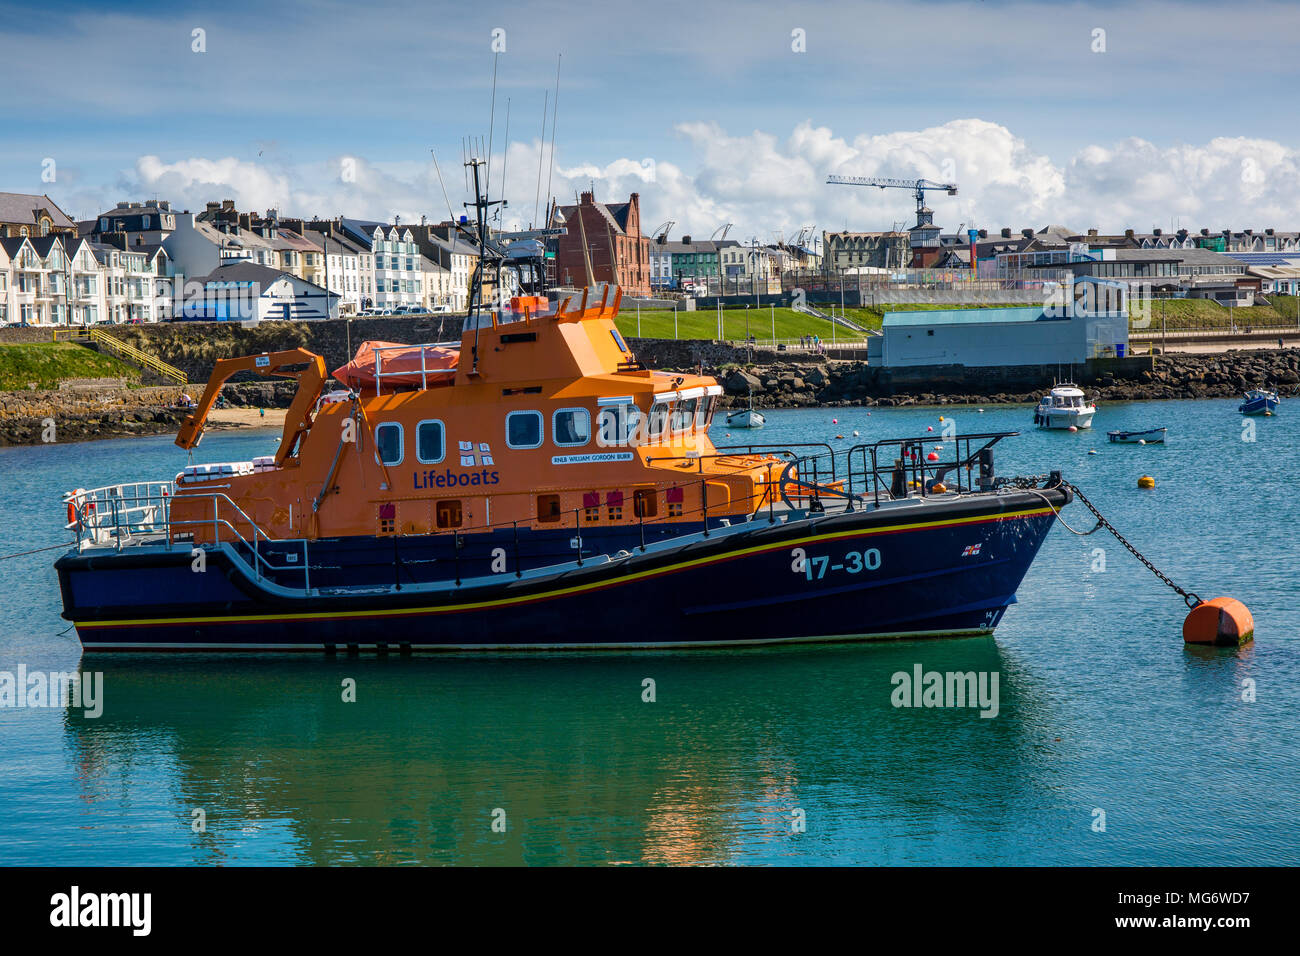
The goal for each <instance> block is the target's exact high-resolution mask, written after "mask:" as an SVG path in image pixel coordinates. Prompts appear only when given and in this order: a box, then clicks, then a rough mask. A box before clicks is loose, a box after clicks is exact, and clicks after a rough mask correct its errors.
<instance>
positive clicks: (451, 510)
mask: <svg viewBox="0 0 1300 956" xmlns="http://www.w3.org/2000/svg"><path fill="white" fill-rule="evenodd" d="M433 520H434V523H435V524H436V525H437V526H438V527H439V528H459V527H460V526H461V522H462V520H463V516H462V514H461V508H460V499H458V498H452V499H447V500H444V501H439V502H438V503H437V504H436V505H435V506H434V508H433Z"/></svg>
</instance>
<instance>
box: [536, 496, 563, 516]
mask: <svg viewBox="0 0 1300 956" xmlns="http://www.w3.org/2000/svg"><path fill="white" fill-rule="evenodd" d="M537 520H538V521H544V522H555V521H559V520H560V496H559V495H538V496H537Z"/></svg>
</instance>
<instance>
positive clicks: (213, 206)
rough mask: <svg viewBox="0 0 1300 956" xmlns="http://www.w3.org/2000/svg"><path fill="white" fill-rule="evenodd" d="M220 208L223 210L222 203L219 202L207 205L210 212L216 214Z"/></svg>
mask: <svg viewBox="0 0 1300 956" xmlns="http://www.w3.org/2000/svg"><path fill="white" fill-rule="evenodd" d="M220 208H221V203H219V202H210V203H208V204H207V211H208V212H216V211H217V210H218V209H220Z"/></svg>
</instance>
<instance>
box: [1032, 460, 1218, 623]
mask: <svg viewBox="0 0 1300 956" xmlns="http://www.w3.org/2000/svg"><path fill="white" fill-rule="evenodd" d="M1061 487H1063V488H1068V489H1069V490H1070V491H1072V492H1074V495H1075V497H1076V498H1078V499H1079V500H1080V501H1081V502H1083V506H1084V507H1085V508H1087V509H1088V510H1089V511H1091V512H1092V513H1093V514H1094V515H1096V516H1097V527H1096V528H1093V529H1092V531H1096V530H1097V528H1105V529H1106V530H1107V531H1109V532H1110V533H1111V534H1113V535H1114V536H1115V540H1116V541H1118V542H1119V543H1120V544H1122V545H1124V547H1126V548H1127V549H1128V551H1129V553H1130V554H1131V555H1133V557H1135V558H1137V559H1138V560H1139V561H1141V562H1142V563H1143V564H1145V565H1146V566H1147V570H1149V571H1150V572H1151V573H1152V574H1154V575H1155V576H1156V577H1158V578H1159V579H1160V580H1161V581H1163V582H1164V583H1165V584H1167V585H1169V587H1171V588H1173V589H1174V590H1175V591H1176V592H1178V594H1179V596H1180V597H1182V599H1183V603H1184V604H1186V605H1187V606H1188V607H1189V608H1193V607H1196V606H1197V605H1198V604H1200V603H1202V602H1201V598H1200V596H1199V595H1198V594H1196V593H1194V592H1192V591H1184V590H1183V589H1182V588H1180V587H1179V586H1178V585H1177V584H1175V583H1174V582H1173V581H1171V580H1169V576H1168V575H1167V574H1165V573H1164V572H1163V571H1161V570H1160V569H1159V568H1157V567H1156V566H1155V565H1154V564H1152V563H1151V562H1150V561H1148V560H1147V559H1146V558H1145V557H1144V556H1143V555H1142V552H1140V551H1139V550H1138V549H1137V548H1135V547H1133V545H1131V544H1129V543H1128V539H1127V538H1125V537H1124V536H1123V535H1122V534H1120V533H1119V531H1117V530H1116V529H1115V526H1114V525H1113V524H1111V523H1110V522H1109V521H1107V520H1106V519H1105V518H1104V517H1103V516H1102V513H1101V512H1100V511H1098V510H1097V506H1096V505H1094V504H1093V503H1092V502H1091V501H1089V500H1088V496H1087V495H1085V494H1084V493H1083V492H1082V491H1080V490H1079V488H1078V486H1077V485H1072V484H1070V482H1068V481H1064V480H1062V482H1061ZM1053 510H1055V509H1053ZM1057 517H1058V518H1059V517H1060V515H1057ZM1092 531H1089V532H1087V534H1092Z"/></svg>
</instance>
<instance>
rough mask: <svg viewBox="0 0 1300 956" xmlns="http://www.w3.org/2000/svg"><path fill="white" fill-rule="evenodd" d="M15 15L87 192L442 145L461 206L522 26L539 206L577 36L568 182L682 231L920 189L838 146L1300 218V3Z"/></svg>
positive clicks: (786, 221) (987, 212)
mask: <svg viewBox="0 0 1300 956" xmlns="http://www.w3.org/2000/svg"><path fill="white" fill-rule="evenodd" d="M0 17H3V22H4V24H5V28H4V32H3V35H0V63H2V64H4V66H3V67H0V70H3V71H5V72H7V73H8V74H9V75H8V79H9V83H8V85H7V90H8V95H7V96H6V97H4V99H3V101H2V102H0V122H3V124H4V129H5V135H4V137H3V139H0V189H3V190H9V191H17V192H48V193H49V194H50V195H51V196H53V197H54V198H55V200H56V201H58V202H60V203H61V204H62V205H63V206H64V208H65V209H66V211H67V212H69V213H70V214H72V215H81V216H84V217H89V216H91V215H93V214H94V213H95V212H97V211H99V208H100V207H102V206H104V205H105V204H111V203H112V202H113V201H116V200H118V199H138V198H142V197H144V196H152V195H158V196H161V197H163V198H171V199H173V201H175V202H178V203H181V204H182V205H189V206H194V205H198V204H200V203H201V202H202V201H203V200H204V199H219V198H228V197H229V198H235V199H236V200H237V201H238V202H239V203H240V206H241V208H247V207H249V206H256V207H258V208H263V207H265V206H267V205H278V206H280V207H281V208H282V209H284V210H285V211H287V212H290V213H294V214H308V215H311V214H313V213H315V214H319V215H322V216H325V215H335V214H338V213H346V214H349V215H359V216H376V217H379V216H383V217H388V216H391V215H393V214H401V215H403V216H404V217H410V216H418V215H420V214H428V215H430V216H438V217H441V216H444V215H445V214H446V209H447V204H446V202H445V201H444V200H443V197H442V192H441V189H440V188H439V186H438V183H437V178H436V174H435V172H434V170H433V167H432V164H431V163H430V160H429V155H430V153H429V151H430V149H431V148H432V149H434V150H435V151H436V154H437V156H438V158H439V162H440V164H441V168H442V172H443V175H444V181H445V182H446V185H447V187H448V191H449V192H450V193H452V195H451V197H450V199H451V203H452V204H453V205H454V206H456V207H457V208H458V205H459V202H460V201H461V199H462V198H464V197H463V195H462V193H463V189H462V188H461V185H462V178H461V175H460V170H459V169H458V168H457V167H458V163H459V157H460V142H461V137H462V136H467V135H481V136H483V137H484V138H485V139H486V137H487V135H488V108H489V103H490V99H491V79H492V70H493V64H494V56H493V52H492V39H493V37H492V34H493V30H496V29H500V30H504V31H505V33H504V42H505V52H504V53H502V54H501V55H500V56H499V57H497V58H495V63H496V66H497V70H498V82H497V114H496V115H497V124H496V129H495V133H494V136H493V142H494V146H495V152H496V153H497V156H496V157H495V163H496V167H497V172H496V173H495V175H496V176H497V177H499V175H500V170H501V168H502V167H503V166H504V168H505V170H506V172H507V174H508V176H509V183H508V184H507V186H508V189H507V192H508V194H509V196H508V198H510V199H511V201H512V207H511V211H510V213H509V214H508V216H509V217H510V218H512V219H514V220H516V221H526V220H528V219H531V218H532V215H533V199H534V195H535V192H536V179H537V167H538V160H539V150H538V138H539V133H540V130H541V120H542V106H543V95H544V93H545V92H546V91H548V90H552V91H553V86H554V81H555V67H556V56H557V54H563V63H562V66H561V74H560V100H559V118H558V137H557V146H556V157H555V166H556V175H555V177H554V180H553V183H554V189H553V191H554V192H555V193H556V194H557V195H559V197H560V199H561V201H565V200H569V201H571V198H572V194H573V191H574V190H576V189H578V188H581V187H582V186H584V185H585V184H586V183H587V182H594V183H595V184H596V189H597V193H598V195H599V196H600V198H608V199H619V198H625V197H626V194H627V193H628V192H629V191H631V190H632V189H636V190H637V191H639V192H640V193H641V195H642V202H643V206H645V212H646V218H647V220H654V221H655V223H657V222H659V221H663V220H665V219H669V218H672V219H675V220H677V222H678V227H677V232H678V233H679V234H680V232H681V230H683V229H688V230H694V231H695V232H697V233H699V232H701V231H705V230H709V229H711V228H713V227H714V225H717V224H721V223H723V222H728V221H730V222H735V223H736V224H737V225H736V231H735V232H733V235H736V234H737V233H743V234H744V235H751V234H753V235H760V236H762V237H764V238H767V237H769V236H770V235H771V233H772V232H774V231H782V230H784V231H785V232H786V233H788V232H789V231H791V230H793V229H794V228H798V226H800V225H806V224H813V223H816V224H817V225H818V226H819V227H820V228H836V229H838V228H845V227H848V228H861V229H872V228H885V227H888V226H889V225H891V224H892V223H893V222H896V221H901V220H906V219H908V218H909V216H910V200H909V199H908V197H907V195H906V194H905V193H902V192H897V193H895V192H893V191H889V192H884V193H882V192H881V191H878V190H851V189H847V188H839V189H836V188H835V187H828V186H825V185H823V184H822V183H823V181H824V179H825V174H826V173H827V172H830V171H836V172H843V173H857V174H866V175H889V176H913V175H922V176H927V177H929V178H940V177H941V176H945V174H947V175H950V176H951V177H952V178H955V179H956V180H957V181H958V182H959V183H960V184H961V186H962V190H961V192H960V194H959V196H958V197H957V198H956V199H947V198H946V197H943V198H936V199H935V200H934V205H935V208H936V213H937V218H938V219H939V221H941V222H942V223H943V224H944V225H945V226H949V227H953V228H955V227H956V226H957V225H958V223H959V222H965V223H967V224H977V225H981V226H988V227H991V228H997V227H1000V226H1003V225H1008V226H1012V227H1014V228H1019V227H1021V226H1022V225H1023V226H1040V225H1042V224H1044V223H1046V222H1064V223H1065V224H1067V225H1072V226H1076V227H1078V228H1084V227H1086V226H1090V225H1095V226H1100V227H1102V228H1111V229H1114V228H1123V227H1124V226H1125V225H1131V226H1133V227H1135V228H1139V229H1146V228H1150V227H1151V226H1153V225H1163V226H1165V227H1168V226H1170V225H1172V224H1175V223H1179V222H1180V223H1181V224H1182V225H1186V226H1191V227H1200V226H1211V227H1215V228H1222V227H1224V226H1228V225H1232V226H1236V227H1242V226H1259V227H1261V228H1262V227H1264V226H1268V225H1272V226H1276V227H1277V228H1290V229H1296V228H1300V158H1298V154H1300V123H1297V122H1296V121H1295V101H1296V80H1297V74H1298V73H1300V5H1297V4H1294V3H1255V2H1241V3H1236V4H1232V5H1222V4H1215V3H1200V2H1178V3H1136V4H1132V3H1036V2H1021V3H1004V2H990V0H966V2H929V3H925V4H907V3H888V4H882V3H870V2H860V0H859V2H852V3H819V4H792V3H786V2H779V3H773V2H767V0H750V2H745V3H731V2H716V0H715V2H711V3H698V2H692V3H682V2H661V3H651V2H641V3H624V2H621V0H611V2H608V3H602V4H599V5H593V4H590V3H579V2H566V0H561V2H550V3H531V4H525V5H521V4H518V3H512V4H500V3H491V2H482V3H474V4H464V3H456V4H451V3H441V2H435V3H424V4H409V5H402V4H389V3H386V2H383V0H378V2H366V3H356V2H352V3H341V2H314V3H302V4H269V3H265V2H262V3H247V2H239V0H235V2H227V3H223V4H221V5H219V7H214V6H212V5H209V4H191V3H186V2H179V3H177V2H173V3H166V4H163V3H152V2H143V3H133V4H131V5H129V6H127V5H123V6H122V7H121V9H120V10H117V11H115V10H113V9H112V8H110V7H107V6H105V5H104V4H102V3H101V4H70V3H59V2H54V3H51V4H48V5H45V6H35V5H21V6H19V5H10V4H4V3H0ZM196 29H199V30H203V31H204V35H203V40H204V45H205V47H206V49H205V51H204V52H195V51H194V50H193V46H194V45H195V41H194V39H193V31H194V30H196ZM798 31H802V34H799V33H798ZM1097 31H1104V33H1098V32H1097ZM800 38H802V43H803V50H804V51H803V52H798V51H797V50H796V48H797V47H798V46H799V45H800ZM33 65H39V66H37V67H36V68H33ZM507 99H508V100H509V103H510V131H509V132H510V135H509V143H510V149H509V154H508V159H506V158H503V157H504V156H505V153H504V151H503V146H504V143H505V141H506V137H505V135H504V133H505V131H504V123H505V110H506V101H507ZM549 129H550V121H549V120H548V122H547V132H548V135H549ZM542 158H543V162H545V160H546V158H547V157H542ZM49 159H53V160H54V165H53V170H54V181H53V182H44V181H42V173H43V171H46V172H45V175H46V176H47V177H48V176H49V172H48V170H49V168H50V164H48V163H46V162H45V161H46V160H49ZM348 162H350V163H351V168H352V169H353V170H355V171H356V175H355V176H353V177H351V178H350V179H349V178H348V177H345V176H343V175H341V172H340V170H341V169H342V168H343V166H344V164H345V163H348ZM945 178H946V177H945ZM543 186H545V175H544V176H543ZM499 190H500V183H499V181H498V182H497V183H496V184H495V185H494V191H499ZM653 224H654V223H648V224H647V228H650V226H652V225H653Z"/></svg>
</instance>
